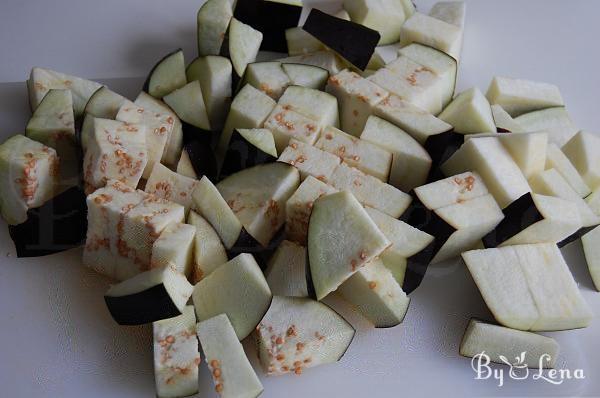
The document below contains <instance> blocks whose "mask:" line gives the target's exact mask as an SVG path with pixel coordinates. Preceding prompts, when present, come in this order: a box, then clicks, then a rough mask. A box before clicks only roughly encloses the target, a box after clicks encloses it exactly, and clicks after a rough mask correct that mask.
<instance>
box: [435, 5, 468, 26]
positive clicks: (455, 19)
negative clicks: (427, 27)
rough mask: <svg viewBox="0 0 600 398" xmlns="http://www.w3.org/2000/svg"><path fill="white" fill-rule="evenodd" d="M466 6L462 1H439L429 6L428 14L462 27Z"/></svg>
mask: <svg viewBox="0 0 600 398" xmlns="http://www.w3.org/2000/svg"><path fill="white" fill-rule="evenodd" d="M466 8H467V7H466V4H465V2H464V1H440V2H437V3H435V4H434V5H433V7H431V11H429V16H430V17H434V18H436V19H439V20H441V21H444V22H448V23H449V24H451V25H455V26H458V27H460V28H464V26H465V14H466V12H467V10H466Z"/></svg>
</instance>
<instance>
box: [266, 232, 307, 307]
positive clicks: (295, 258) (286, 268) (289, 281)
mask: <svg viewBox="0 0 600 398" xmlns="http://www.w3.org/2000/svg"><path fill="white" fill-rule="evenodd" d="M306 265H307V258H306V247H304V246H300V245H298V244H296V243H294V242H290V241H287V240H284V241H283V242H281V244H280V245H279V247H277V249H276V250H275V253H273V256H271V259H270V260H269V264H268V266H267V270H266V271H265V276H266V278H267V283H268V284H269V287H270V288H271V292H272V293H273V295H276V296H286V297H308V287H307V285H306Z"/></svg>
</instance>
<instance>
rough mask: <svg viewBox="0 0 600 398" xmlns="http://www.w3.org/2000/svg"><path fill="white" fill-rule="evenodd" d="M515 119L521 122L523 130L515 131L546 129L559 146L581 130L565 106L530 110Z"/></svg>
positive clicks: (552, 140)
mask: <svg viewBox="0 0 600 398" xmlns="http://www.w3.org/2000/svg"><path fill="white" fill-rule="evenodd" d="M514 121H515V123H518V124H519V126H520V127H521V131H513V132H515V133H517V132H523V131H540V130H545V131H547V132H548V135H549V138H550V141H551V142H553V143H555V144H556V145H558V146H563V145H564V144H565V143H566V142H567V141H569V139H571V138H572V137H573V136H574V135H575V134H577V133H578V132H579V129H578V128H577V126H575V125H574V124H573V121H572V120H571V117H570V116H569V113H568V112H567V110H566V109H565V108H564V107H563V106H560V107H556V108H548V109H542V110H539V111H533V112H529V113H526V114H524V115H521V116H519V117H517V118H515V119H514Z"/></svg>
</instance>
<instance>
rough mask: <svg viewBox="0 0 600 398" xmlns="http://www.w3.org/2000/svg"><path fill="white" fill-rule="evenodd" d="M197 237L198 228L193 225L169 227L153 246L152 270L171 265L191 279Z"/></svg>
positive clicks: (180, 224)
mask: <svg viewBox="0 0 600 398" xmlns="http://www.w3.org/2000/svg"><path fill="white" fill-rule="evenodd" d="M195 235H196V227H194V226H193V225H188V224H183V223H172V224H169V225H167V227H166V228H165V229H163V231H162V232H161V233H160V235H159V237H158V239H156V241H155V242H154V243H153V245H152V258H151V260H150V268H160V267H164V266H166V265H170V266H171V267H174V268H175V269H176V270H177V272H180V273H182V274H184V275H185V276H186V277H190V276H191V274H192V257H193V253H194V239H195Z"/></svg>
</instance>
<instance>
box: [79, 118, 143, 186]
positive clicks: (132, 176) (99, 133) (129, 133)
mask: <svg viewBox="0 0 600 398" xmlns="http://www.w3.org/2000/svg"><path fill="white" fill-rule="evenodd" d="M93 123H94V124H93V126H94V127H93V133H92V136H91V137H90V139H89V140H88V141H87V148H86V150H85V156H84V159H83V179H84V181H85V183H86V186H87V187H88V189H89V188H92V189H95V188H101V187H103V186H104V185H105V184H106V182H107V181H108V180H120V181H123V182H125V183H126V184H127V185H129V186H130V187H132V188H135V187H137V185H138V182H139V181H140V178H142V175H143V173H144V172H145V170H146V169H147V167H146V165H147V164H148V160H149V155H150V154H149V152H148V150H147V148H148V145H147V142H146V139H147V135H148V134H147V132H146V131H147V128H146V126H145V125H142V124H131V123H125V122H121V121H115V120H108V119H94V121H93ZM148 175H149V174H148Z"/></svg>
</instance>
